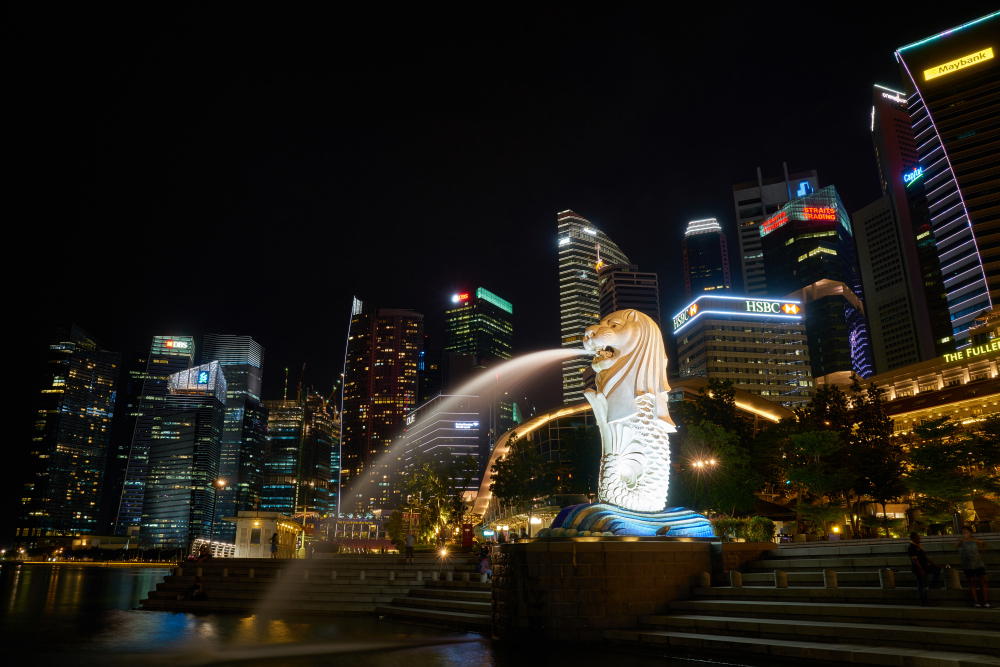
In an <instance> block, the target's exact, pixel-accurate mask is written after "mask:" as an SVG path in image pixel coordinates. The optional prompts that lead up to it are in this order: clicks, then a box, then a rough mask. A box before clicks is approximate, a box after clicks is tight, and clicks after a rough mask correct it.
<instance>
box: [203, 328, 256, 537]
mask: <svg viewBox="0 0 1000 667" xmlns="http://www.w3.org/2000/svg"><path fill="white" fill-rule="evenodd" d="M201 356H202V359H203V360H204V361H205V362H208V361H218V362H219V364H220V365H221V367H222V372H223V374H224V375H225V376H226V418H225V424H224V426H223V429H222V449H221V452H222V453H221V456H220V460H219V477H220V479H223V480H225V485H224V486H223V487H222V489H221V490H220V491H219V492H218V493H219V498H218V502H217V503H216V510H215V513H216V517H215V538H216V539H217V540H219V541H222V542H233V541H234V540H235V539H236V524H235V523H233V522H231V521H223V518H224V517H227V516H229V517H232V516H236V514H237V512H239V511H241V510H256V509H258V508H259V504H260V488H261V479H262V477H261V476H262V475H263V466H264V454H265V452H266V449H267V440H266V438H267V411H266V409H265V408H264V406H263V405H261V401H260V391H261V381H262V373H263V359H264V348H263V347H261V345H260V343H258V342H257V341H255V340H254V339H253V338H251V337H250V336H232V335H228V334H219V333H209V334H206V335H205V340H204V344H203V345H202V351H201Z"/></svg>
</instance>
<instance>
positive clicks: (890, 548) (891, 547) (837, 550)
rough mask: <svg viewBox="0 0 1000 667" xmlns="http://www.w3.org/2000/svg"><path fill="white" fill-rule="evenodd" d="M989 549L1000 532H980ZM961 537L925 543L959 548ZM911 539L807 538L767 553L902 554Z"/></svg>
mask: <svg viewBox="0 0 1000 667" xmlns="http://www.w3.org/2000/svg"><path fill="white" fill-rule="evenodd" d="M977 537H979V538H980V539H982V540H983V541H984V542H985V543H986V545H987V549H986V550H985V551H984V554H985V553H990V552H994V553H995V552H996V550H998V549H1000V536H997V535H996V534H986V535H983V534H980V536H977ZM957 543H958V538H957V537H956V536H954V535H947V536H940V537H925V538H923V540H922V541H921V546H923V548H924V550H925V551H927V552H928V553H930V554H937V553H945V552H951V553H954V552H955V551H956V544H957ZM908 546H909V540H885V539H882V540H838V541H834V542H806V543H804V544H801V543H793V544H782V545H780V546H778V548H777V549H773V550H772V551H769V552H767V553H766V554H765V557H766V558H797V557H798V558H800V557H808V556H857V555H867V554H899V553H903V554H905V553H906V548H907V547H908Z"/></svg>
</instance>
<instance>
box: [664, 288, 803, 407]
mask: <svg viewBox="0 0 1000 667" xmlns="http://www.w3.org/2000/svg"><path fill="white" fill-rule="evenodd" d="M671 324H672V327H673V332H674V338H675V339H676V341H677V366H678V370H679V374H680V376H681V377H682V378H685V377H692V376H695V377H706V378H709V379H712V378H716V379H720V380H729V381H730V382H732V383H733V386H734V387H736V388H737V389H742V390H744V391H747V392H750V393H751V394H757V395H758V396H761V397H763V398H766V399H767V400H769V401H774V402H775V403H781V404H782V405H785V406H788V407H795V406H797V405H802V404H804V403H808V402H809V397H810V396H809V395H810V392H811V387H812V373H811V368H810V364H809V343H808V338H807V336H806V328H805V322H804V318H803V309H802V305H801V304H800V303H799V302H797V301H795V300H789V299H768V298H764V297H756V296H735V295H729V294H726V295H722V294H702V295H701V296H699V297H698V298H696V299H695V300H694V301H692V302H691V303H689V304H688V305H687V306H685V307H684V308H683V309H681V311H680V312H678V313H677V314H676V315H674V317H673V320H672V322H671Z"/></svg>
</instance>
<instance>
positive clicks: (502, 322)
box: [444, 287, 514, 389]
mask: <svg viewBox="0 0 1000 667" xmlns="http://www.w3.org/2000/svg"><path fill="white" fill-rule="evenodd" d="M451 303H452V307H451V308H449V309H448V310H446V311H445V313H444V318H445V341H444V351H445V354H446V355H447V363H448V365H449V368H448V377H447V378H446V381H445V384H446V386H447V387H448V388H449V389H454V388H455V387H456V386H457V385H458V384H459V383H461V382H462V381H463V380H465V379H466V376H467V375H468V374H469V373H470V372H471V371H473V370H474V369H481V368H488V367H490V366H493V365H495V364H497V363H500V362H503V361H506V360H507V359H510V356H511V348H512V346H513V338H514V326H513V323H512V322H511V319H512V317H513V314H514V307H513V306H512V305H511V303H510V301H507V300H506V299H503V298H501V297H499V296H497V295H496V294H494V293H493V292H490V291H489V290H488V289H486V288H485V287H477V288H476V291H475V292H471V291H462V292H457V293H455V294H453V295H452V297H451ZM462 358H464V359H462ZM456 366H459V368H456Z"/></svg>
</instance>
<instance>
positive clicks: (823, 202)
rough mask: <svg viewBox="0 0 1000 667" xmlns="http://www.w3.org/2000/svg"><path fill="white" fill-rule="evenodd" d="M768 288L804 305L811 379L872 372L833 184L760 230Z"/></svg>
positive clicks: (847, 222) (852, 259)
mask: <svg viewBox="0 0 1000 667" xmlns="http://www.w3.org/2000/svg"><path fill="white" fill-rule="evenodd" d="M759 233H760V235H761V246H762V248H763V251H764V265H765V270H766V279H767V285H768V289H769V290H771V291H772V292H774V293H775V294H783V295H787V298H791V299H795V300H797V301H799V302H801V303H802V304H803V306H804V307H805V312H806V332H807V334H808V338H809V359H810V363H811V365H812V372H813V377H822V376H826V375H830V374H831V373H844V374H850V373H852V372H853V373H856V374H857V375H859V376H860V377H863V378H865V377H868V376H869V375H871V374H872V373H873V371H874V369H873V364H872V359H871V342H870V338H869V334H868V326H867V323H866V322H865V314H864V305H863V303H862V301H861V293H862V291H861V280H860V276H859V273H858V267H857V258H856V255H855V245H854V238H853V234H854V232H853V229H852V227H851V219H850V217H849V216H848V215H847V211H845V210H844V204H843V202H841V201H840V196H839V195H838V194H837V191H836V189H835V188H834V187H833V186H832V185H830V186H827V187H825V188H822V189H821V190H818V191H816V192H814V193H812V194H810V195H807V196H805V197H799V198H797V199H793V200H792V201H790V202H788V203H787V204H785V205H784V206H782V207H781V209H780V210H779V211H778V212H777V213H775V214H774V215H772V216H771V217H770V218H767V219H766V220H764V222H762V223H761V224H760V226H759Z"/></svg>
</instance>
